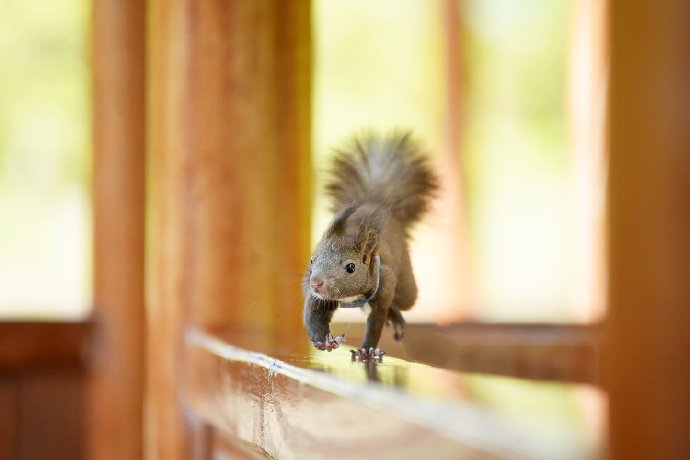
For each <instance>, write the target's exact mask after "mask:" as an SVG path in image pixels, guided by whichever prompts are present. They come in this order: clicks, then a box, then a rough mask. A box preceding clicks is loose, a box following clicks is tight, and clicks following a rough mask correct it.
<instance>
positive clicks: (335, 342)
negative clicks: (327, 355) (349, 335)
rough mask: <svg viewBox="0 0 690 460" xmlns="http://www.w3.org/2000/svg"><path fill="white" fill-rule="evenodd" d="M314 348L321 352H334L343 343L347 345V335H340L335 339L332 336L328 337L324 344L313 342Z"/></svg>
mask: <svg viewBox="0 0 690 460" xmlns="http://www.w3.org/2000/svg"><path fill="white" fill-rule="evenodd" d="M312 343H313V344H314V347H316V348H318V349H319V350H325V351H333V350H335V349H336V348H338V347H339V346H340V344H341V343H345V334H340V335H339V336H337V337H335V338H333V336H332V335H331V334H328V335H327V336H326V340H324V341H323V342H319V341H314V340H312Z"/></svg>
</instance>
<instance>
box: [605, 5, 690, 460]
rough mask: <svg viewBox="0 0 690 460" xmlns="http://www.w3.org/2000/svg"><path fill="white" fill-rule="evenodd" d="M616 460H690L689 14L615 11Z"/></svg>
mask: <svg viewBox="0 0 690 460" xmlns="http://www.w3.org/2000/svg"><path fill="white" fill-rule="evenodd" d="M610 17H611V84H610V139H611V162H610V178H609V184H610V193H609V225H610V235H609V246H610V280H609V282H610V287H609V289H610V299H609V311H608V321H607V323H608V331H607V332H608V334H607V343H608V346H607V355H606V356H607V359H606V363H605V365H604V366H603V369H604V371H605V372H606V373H607V378H606V380H607V386H608V389H609V392H610V436H611V456H612V458H620V459H627V458H690V437H689V436H688V426H690V391H689V390H688V389H690V366H688V350H690V334H688V330H687V329H688V324H690V282H689V279H688V275H689V274H690V154H689V152H690V112H689V111H688V107H690V85H688V82H690V19H689V18H690V3H688V2H687V1H684V0H669V1H664V2H658V3H654V4H653V5H652V4H650V3H648V2H644V1H639V0H631V1H620V2H615V1H614V2H610Z"/></svg>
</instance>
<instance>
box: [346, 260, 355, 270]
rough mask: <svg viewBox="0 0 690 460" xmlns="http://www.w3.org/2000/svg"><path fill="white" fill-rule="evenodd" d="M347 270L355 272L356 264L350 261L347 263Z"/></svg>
mask: <svg viewBox="0 0 690 460" xmlns="http://www.w3.org/2000/svg"><path fill="white" fill-rule="evenodd" d="M345 271H347V272H348V273H354V272H355V264H353V263H352V262H350V263H349V264H347V265H345Z"/></svg>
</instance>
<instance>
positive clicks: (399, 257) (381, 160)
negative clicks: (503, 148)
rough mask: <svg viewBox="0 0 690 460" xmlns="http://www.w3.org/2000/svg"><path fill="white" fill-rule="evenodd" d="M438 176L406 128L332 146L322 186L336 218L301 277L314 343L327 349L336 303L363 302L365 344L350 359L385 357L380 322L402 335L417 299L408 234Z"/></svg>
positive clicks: (330, 346) (427, 202) (434, 189)
mask: <svg viewBox="0 0 690 460" xmlns="http://www.w3.org/2000/svg"><path fill="white" fill-rule="evenodd" d="M438 187H439V186H438V178H437V176H436V175H435V174H434V172H433V170H432V168H431V166H430V163H429V160H428V159H427V157H426V156H425V155H424V153H423V151H422V150H421V148H420V146H419V144H418V143H417V142H416V141H415V140H413V138H412V135H411V133H410V132H394V133H393V134H391V135H389V136H378V135H375V134H372V133H369V134H366V135H363V136H358V137H355V138H353V139H352V140H351V141H350V142H349V143H346V144H345V147H344V148H342V149H336V150H335V157H334V161H333V169H332V170H331V178H330V181H328V182H327V183H326V186H325V191H326V193H327V194H328V195H329V196H330V198H331V199H332V201H333V206H332V208H333V209H332V210H333V211H334V213H335V214H334V217H333V220H332V221H331V223H330V225H329V226H328V227H327V229H326V231H325V232H324V234H323V237H322V238H321V241H320V242H319V243H318V245H317V246H316V249H315V250H314V253H313V254H312V256H311V260H310V264H309V266H308V267H307V271H306V274H305V277H304V281H303V291H304V311H303V314H304V315H303V319H304V325H305V327H306V329H307V332H308V334H309V336H310V339H311V341H312V343H313V344H314V346H315V347H316V348H318V349H320V350H328V351H331V350H333V349H334V348H337V347H338V344H339V343H341V342H343V341H344V335H342V336H338V337H336V338H333V336H332V335H331V331H330V326H329V324H330V321H331V318H332V317H333V312H334V311H335V310H336V309H337V308H338V307H340V308H357V307H363V306H365V305H366V304H368V305H369V306H370V308H371V310H370V312H369V315H368V317H367V323H366V331H365V338H364V342H363V343H362V346H361V350H359V351H357V352H354V351H353V358H354V357H355V356H358V357H360V358H362V359H364V358H369V357H371V355H375V356H378V357H379V358H380V356H381V355H382V354H383V353H382V352H380V351H379V350H378V348H377V346H378V342H379V339H380V337H381V332H382V329H383V326H384V324H387V323H389V322H390V323H392V324H393V332H394V333H393V336H394V338H395V339H396V340H398V341H399V340H402V338H403V335H404V326H405V320H404V319H403V316H402V314H401V311H405V310H409V309H410V308H411V307H412V306H413V305H414V303H415V300H416V299H417V285H416V283H415V278H414V273H413V272H412V264H411V261H410V253H409V249H408V239H409V234H410V229H411V227H412V226H413V225H414V224H415V223H417V222H418V221H419V220H420V219H421V218H422V216H423V215H424V214H425V213H426V212H427V210H428V208H429V205H430V202H431V200H432V198H433V197H434V196H435V195H436V192H437V190H438Z"/></svg>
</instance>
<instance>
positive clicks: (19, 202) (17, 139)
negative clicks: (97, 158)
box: [0, 0, 91, 318]
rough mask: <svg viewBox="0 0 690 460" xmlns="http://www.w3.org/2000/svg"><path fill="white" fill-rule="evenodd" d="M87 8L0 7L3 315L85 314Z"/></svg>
mask: <svg viewBox="0 0 690 460" xmlns="http://www.w3.org/2000/svg"><path fill="white" fill-rule="evenodd" d="M88 7H89V3H88V2H87V1H85V0H60V1H53V2H44V1H37V0H27V1H2V2H0V316H2V317H15V316H22V317H28V318H41V317H54V316H62V317H65V316H66V317H78V316H80V315H82V314H84V313H85V312H86V311H88V306H89V303H90V290H91V289H90V286H91V275H90V272H91V269H90V267H91V226H90V203H89V200H90V185H89V184H90V182H89V172H90V136H91V123H90V101H89V97H90V81H89V78H90V77H89V64H88V35H87V33H88V30H89V28H88Z"/></svg>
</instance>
